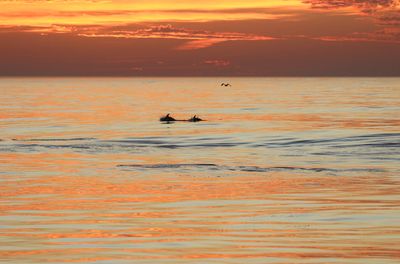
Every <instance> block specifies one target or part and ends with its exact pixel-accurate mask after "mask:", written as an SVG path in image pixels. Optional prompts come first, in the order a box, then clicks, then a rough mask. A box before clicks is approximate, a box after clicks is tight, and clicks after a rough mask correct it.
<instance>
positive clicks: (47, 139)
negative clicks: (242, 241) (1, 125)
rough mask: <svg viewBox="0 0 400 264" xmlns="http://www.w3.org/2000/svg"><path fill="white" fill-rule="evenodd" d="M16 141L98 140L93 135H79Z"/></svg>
mask: <svg viewBox="0 0 400 264" xmlns="http://www.w3.org/2000/svg"><path fill="white" fill-rule="evenodd" d="M13 140H14V141H39V142H40V141H84V140H96V138H92V137H77V138H31V139H15V138H14V139H13Z"/></svg>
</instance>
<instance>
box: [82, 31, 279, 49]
mask: <svg viewBox="0 0 400 264" xmlns="http://www.w3.org/2000/svg"><path fill="white" fill-rule="evenodd" d="M78 35H80V36H85V37H114V38H115V37H116V38H135V39H145V38H159V39H179V40H188V42H186V43H185V44H183V45H181V46H179V47H177V49H180V50H190V49H201V48H207V47H210V46H212V45H215V44H217V43H220V42H225V41H238V40H242V41H254V40H274V39H276V38H273V37H270V36H263V35H254V34H246V33H238V32H211V31H205V30H190V29H185V28H176V27H173V26H171V25H158V26H150V27H148V28H144V29H138V30H133V31H130V30H107V29H106V30H94V31H93V30H91V31H88V32H81V33H79V34H78Z"/></svg>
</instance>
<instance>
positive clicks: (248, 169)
mask: <svg viewBox="0 0 400 264" xmlns="http://www.w3.org/2000/svg"><path fill="white" fill-rule="evenodd" d="M117 168H123V169H128V170H129V169H180V168H189V169H190V168H192V169H199V168H208V169H212V170H222V171H226V170H228V171H243V172H274V171H310V172H332V173H339V172H385V170H383V169H376V168H346V169H332V168H306V167H293V166H273V167H259V166H226V165H217V164H213V163H181V164H119V165H117Z"/></svg>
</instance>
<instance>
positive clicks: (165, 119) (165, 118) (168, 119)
mask: <svg viewBox="0 0 400 264" xmlns="http://www.w3.org/2000/svg"><path fill="white" fill-rule="evenodd" d="M175 121H181V122H199V121H204V120H203V119H201V118H199V117H197V115H194V116H193V117H192V118H189V119H187V120H186V119H175V118H173V117H172V116H170V115H169V114H166V115H165V116H163V117H160V122H175Z"/></svg>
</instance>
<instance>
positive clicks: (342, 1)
mask: <svg viewBox="0 0 400 264" xmlns="http://www.w3.org/2000/svg"><path fill="white" fill-rule="evenodd" d="M303 3H306V4H311V7H313V8H322V9H334V8H344V7H356V8H358V9H360V10H362V11H363V12H374V11H377V10H379V9H385V8H395V7H396V6H398V5H399V3H400V2H399V0H304V1H303Z"/></svg>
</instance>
